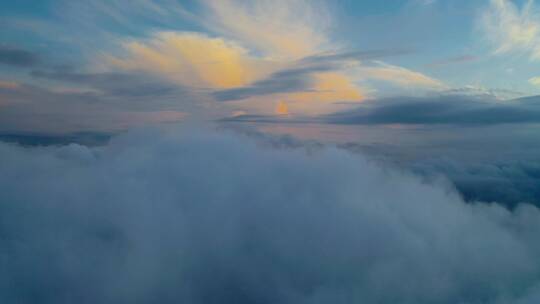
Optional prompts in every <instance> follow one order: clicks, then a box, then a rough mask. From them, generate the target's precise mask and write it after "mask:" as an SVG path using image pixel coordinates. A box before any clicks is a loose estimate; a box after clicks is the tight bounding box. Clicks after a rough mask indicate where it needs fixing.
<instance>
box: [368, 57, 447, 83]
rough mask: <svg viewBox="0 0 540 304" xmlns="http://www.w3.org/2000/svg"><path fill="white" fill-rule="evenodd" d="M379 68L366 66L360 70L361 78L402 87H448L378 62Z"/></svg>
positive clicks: (417, 73) (416, 73)
mask: <svg viewBox="0 0 540 304" xmlns="http://www.w3.org/2000/svg"><path fill="white" fill-rule="evenodd" d="M376 63H377V66H366V67H362V68H360V69H359V77H364V78H368V79H375V80H381V81H386V82H390V83H393V84H396V85H398V86H402V87H407V88H411V87H416V88H429V89H443V88H446V85H445V84H444V83H442V82H441V81H439V80H437V79H434V78H432V77H429V76H427V75H424V74H422V73H419V72H415V71H411V70H409V69H406V68H403V67H399V66H395V65H390V64H387V63H384V62H380V61H378V62H376Z"/></svg>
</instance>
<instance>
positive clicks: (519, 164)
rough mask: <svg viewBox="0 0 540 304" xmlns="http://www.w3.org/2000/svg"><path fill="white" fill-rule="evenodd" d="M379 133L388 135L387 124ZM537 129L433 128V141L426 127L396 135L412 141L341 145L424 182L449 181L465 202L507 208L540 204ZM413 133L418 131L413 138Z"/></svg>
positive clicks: (539, 157)
mask: <svg viewBox="0 0 540 304" xmlns="http://www.w3.org/2000/svg"><path fill="white" fill-rule="evenodd" d="M377 128H378V129H379V130H380V128H381V127H377ZM430 129H431V130H430ZM380 131H381V132H386V133H387V134H388V133H390V134H392V130H391V128H390V127H387V128H384V130H380ZM415 131H416V132H415ZM536 131H538V130H537V128H536V129H532V131H531V133H530V135H525V136H523V129H522V128H521V127H519V126H485V127H482V128H467V127H463V128H451V129H448V128H441V129H439V130H437V131H435V132H434V134H433V136H434V137H435V139H429V140H427V138H429V136H430V132H433V130H432V127H431V126H430V127H426V128H418V129H415V130H409V131H405V134H403V133H401V134H400V139H401V140H403V138H406V140H407V141H408V142H411V141H413V142H414V143H415V144H412V145H406V144H400V143H397V142H396V141H395V140H390V141H384V140H383V139H381V136H379V137H378V138H377V139H378V141H379V142H378V143H374V142H368V141H361V140H360V141H348V142H345V143H343V144H340V148H343V149H346V150H347V151H351V152H354V153H361V154H363V155H368V156H369V157H370V159H373V160H375V161H377V162H379V163H382V164H384V165H386V166H396V167H399V168H402V169H403V170H406V171H411V172H415V173H416V174H418V175H420V176H424V177H426V178H427V179H428V180H430V179H434V178H443V179H448V180H450V181H451V182H452V183H453V184H454V185H455V186H456V188H457V190H458V191H459V193H460V194H461V195H462V196H463V197H464V199H465V200H466V201H468V202H475V201H484V202H497V203H499V204H503V205H504V206H507V207H508V208H515V207H516V206H517V205H519V204H520V203H523V202H527V203H530V204H534V205H535V206H540V188H538V186H537V185H538V184H539V183H540V156H539V154H538V151H539V150H540V145H538V143H537V140H536V137H535V135H534V134H535V132H536ZM398 133H399V132H398ZM415 133H420V134H422V135H418V137H417V138H416V140H415V138H414V137H415V135H414V134H415ZM494 134H497V135H494ZM389 136H390V137H391V135H389ZM503 147H504V148H503ZM525 147H526V148H525Z"/></svg>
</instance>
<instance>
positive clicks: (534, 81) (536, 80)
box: [529, 77, 540, 87]
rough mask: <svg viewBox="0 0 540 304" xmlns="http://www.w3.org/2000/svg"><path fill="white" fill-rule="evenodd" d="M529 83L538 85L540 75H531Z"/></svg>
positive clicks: (539, 85)
mask: <svg viewBox="0 0 540 304" xmlns="http://www.w3.org/2000/svg"><path fill="white" fill-rule="evenodd" d="M529 83H530V84H532V85H533V86H537V87H540V77H533V78H531V79H529Z"/></svg>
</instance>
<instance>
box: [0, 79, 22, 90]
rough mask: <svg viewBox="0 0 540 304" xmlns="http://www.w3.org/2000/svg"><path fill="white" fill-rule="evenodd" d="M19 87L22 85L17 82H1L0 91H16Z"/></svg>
mask: <svg viewBox="0 0 540 304" xmlns="http://www.w3.org/2000/svg"><path fill="white" fill-rule="evenodd" d="M19 86H20V84H19V83H17V82H15V81H5V80H0V89H16V88H18V87H19Z"/></svg>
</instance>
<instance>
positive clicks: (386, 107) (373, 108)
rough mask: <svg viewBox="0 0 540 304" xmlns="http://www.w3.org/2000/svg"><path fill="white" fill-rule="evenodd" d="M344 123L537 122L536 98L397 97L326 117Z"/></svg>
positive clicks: (539, 109)
mask: <svg viewBox="0 0 540 304" xmlns="http://www.w3.org/2000/svg"><path fill="white" fill-rule="evenodd" d="M328 121H330V122H333V123H343V124H458V125H460V124H465V125H467V124H473V125H486V124H504V123H537V122H540V103H539V102H538V97H536V98H529V99H517V100H512V101H508V102H505V103H501V102H492V101H489V100H483V99H478V98H474V97H470V96H459V95H447V96H445V95H441V96H432V97H396V98H389V99H381V100H377V101H372V102H370V103H369V104H367V105H365V106H361V107H358V108H357V109H355V110H350V111H345V112H342V113H337V114H332V115H329V116H328Z"/></svg>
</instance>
